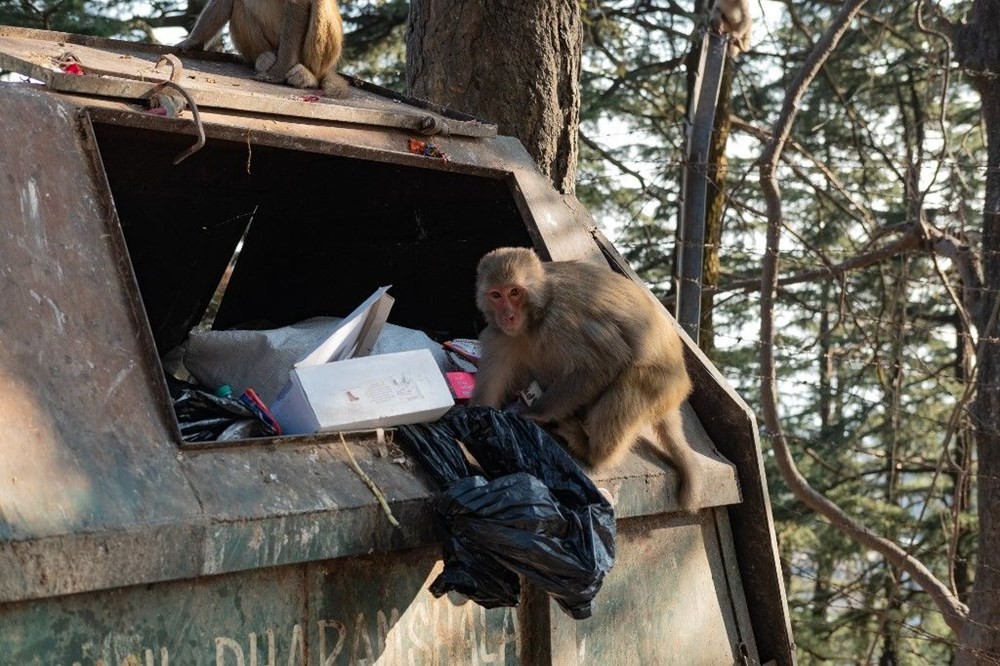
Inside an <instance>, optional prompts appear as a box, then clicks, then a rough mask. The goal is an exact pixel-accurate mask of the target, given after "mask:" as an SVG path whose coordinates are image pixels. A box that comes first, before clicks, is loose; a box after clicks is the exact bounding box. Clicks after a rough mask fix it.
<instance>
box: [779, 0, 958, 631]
mask: <svg viewBox="0 0 1000 666" xmlns="http://www.w3.org/2000/svg"><path fill="white" fill-rule="evenodd" d="M865 2H866V0H846V1H845V2H844V4H843V5H842V6H841V10H840V12H839V14H838V15H837V17H836V18H835V19H834V21H833V23H832V24H831V25H830V27H829V28H828V29H827V31H826V32H825V33H824V34H823V35H822V37H821V38H820V39H819V41H817V42H816V46H815V47H814V48H813V50H812V52H811V53H810V54H809V57H808V58H807V59H806V62H805V63H804V65H803V67H802V69H801V70H800V71H799V73H798V74H797V75H796V77H795V79H794V80H793V81H792V83H791V84H790V86H789V87H788V92H787V93H786V96H785V101H784V105H783V106H782V109H781V114H780V115H779V117H778V120H777V122H776V123H775V126H774V131H773V132H772V136H771V140H770V141H769V142H768V143H767V145H766V146H765V147H764V151H763V154H762V155H761V159H760V182H761V187H762V189H763V192H764V196H765V199H766V201H767V216H768V223H767V247H766V249H765V252H764V259H763V272H762V275H761V328H760V342H761V350H760V360H761V362H760V364H761V403H762V405H761V406H762V411H763V417H764V425H765V428H766V430H767V434H768V435H769V436H770V439H771V442H772V444H773V445H774V452H775V457H776V461H777V463H778V468H779V470H780V471H781V475H782V477H783V478H784V479H785V482H786V483H787V484H788V486H789V488H790V489H791V490H792V492H793V493H794V494H795V496H796V497H797V498H798V499H799V500H800V501H802V502H803V503H804V504H805V505H806V506H808V507H809V508H811V509H813V510H814V511H817V512H818V513H821V514H822V515H823V516H825V517H826V518H827V519H828V520H830V522H831V523H832V524H833V525H835V526H836V527H837V528H839V529H841V530H842V531H844V532H845V533H846V534H848V535H849V536H850V537H851V538H853V539H855V540H856V541H858V542H859V543H861V544H862V545H864V546H866V547H868V548H871V549H872V550H875V551H877V552H878V553H880V554H882V556H883V557H885V558H886V559H887V560H888V561H889V562H890V563H891V564H892V565H893V566H896V567H898V568H900V569H902V570H903V571H905V572H906V573H908V574H909V575H910V576H911V577H912V578H913V580H914V582H916V583H917V584H918V585H919V586H920V587H921V588H922V589H923V590H924V591H925V592H927V593H928V594H929V595H930V596H931V598H932V599H933V601H934V603H935V604H936V605H937V607H938V609H939V610H940V611H941V612H942V614H943V615H944V619H945V621H946V622H947V623H948V626H949V627H951V629H952V630H953V631H955V632H956V633H957V632H958V631H959V630H960V629H961V628H962V626H963V624H964V623H965V619H966V617H967V616H968V608H967V607H966V606H965V604H963V603H962V602H961V601H960V600H959V599H958V598H957V597H956V596H955V594H954V593H953V592H952V591H951V589H949V588H948V586H947V585H945V584H944V583H942V582H941V581H940V580H938V579H937V578H936V577H935V576H934V574H933V573H931V571H930V570H929V569H927V567H925V566H924V565H923V564H922V563H921V562H920V561H919V560H917V559H916V558H915V557H913V556H912V555H911V554H910V553H908V552H906V551H905V550H903V549H902V548H901V547H900V546H899V545H898V544H896V543H895V542H893V541H891V540H889V539H886V538H885V537H883V536H880V535H877V534H875V533H874V532H872V531H870V530H869V529H868V528H867V527H865V526H864V525H862V524H861V523H859V522H857V521H855V520H854V519H853V518H851V517H850V516H848V515H847V514H846V513H845V512H844V511H843V510H842V509H841V508H840V507H838V506H837V505H836V504H834V503H833V502H831V501H830V500H829V499H828V498H826V497H825V496H823V495H822V494H821V493H819V492H817V491H816V490H815V489H814V488H812V486H810V485H809V482H808V481H806V479H805V477H803V476H802V474H801V473H800V472H799V470H798V469H797V467H796V465H795V461H794V459H793V458H792V455H791V451H790V449H789V447H788V442H787V440H786V438H785V435H784V432H783V430H782V428H781V420H780V418H779V416H778V402H777V380H776V375H775V358H774V335H775V333H774V298H775V293H776V291H777V288H778V283H779V280H778V254H779V241H780V239H781V229H782V225H783V220H782V210H781V194H780V191H779V189H778V180H777V169H778V164H779V162H780V160H781V152H782V150H783V148H784V146H785V144H786V143H787V142H788V138H789V135H790V134H791V129H792V123H793V121H794V119H795V115H796V113H797V110H798V108H799V106H800V104H801V102H802V97H803V95H804V94H805V91H806V89H807V88H808V87H809V85H810V84H811V83H812V81H813V79H815V77H816V75H817V74H818V73H819V72H820V70H821V68H822V67H823V64H824V63H825V62H826V60H827V59H828V58H829V56H830V54H831V53H832V52H833V50H834V49H835V48H836V46H837V44H838V43H839V42H840V39H841V38H842V37H843V35H844V33H845V32H846V31H847V28H848V26H849V25H850V23H851V21H852V20H853V19H854V18H855V17H856V16H857V14H858V12H859V11H860V10H861V8H862V7H863V6H864V4H865Z"/></svg>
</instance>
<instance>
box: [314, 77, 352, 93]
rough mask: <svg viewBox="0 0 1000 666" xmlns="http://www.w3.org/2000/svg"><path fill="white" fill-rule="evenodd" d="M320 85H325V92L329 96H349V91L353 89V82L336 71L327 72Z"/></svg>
mask: <svg viewBox="0 0 1000 666" xmlns="http://www.w3.org/2000/svg"><path fill="white" fill-rule="evenodd" d="M320 85H321V86H322V87H323V94H324V95H326V96H327V97H337V98H344V97H347V95H348V94H349V93H348V91H349V90H350V89H351V84H349V83H348V82H347V79H345V78H344V77H342V76H341V75H340V74H337V73H336V72H334V71H330V72H327V74H326V76H324V77H323V80H322V81H321V82H320Z"/></svg>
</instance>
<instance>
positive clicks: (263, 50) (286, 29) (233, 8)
mask: <svg viewBox="0 0 1000 666" xmlns="http://www.w3.org/2000/svg"><path fill="white" fill-rule="evenodd" d="M226 22H228V23H229V34H230V36H231V37H232V39H233V44H234V45H235V46H236V50H237V51H239V52H240V55H241V56H242V57H243V59H244V60H246V61H247V62H249V63H250V64H252V65H253V67H254V69H255V70H256V71H257V75H256V76H255V78H256V79H258V80H260V81H268V82H272V83H281V82H285V83H288V84H289V85H291V86H294V87H296V88H322V89H323V92H324V93H326V94H327V95H330V96H333V97H343V96H345V95H346V94H347V81H345V80H344V79H343V78H342V77H341V76H340V75H338V74H337V72H336V71H335V70H334V68H335V67H336V65H337V62H338V61H339V60H340V54H341V51H342V50H343V44H344V24H343V21H342V20H341V17H340V9H339V8H338V6H337V0H208V4H206V5H205V8H204V9H203V10H202V12H201V14H199V15H198V20H197V21H196V22H195V24H194V28H192V29H191V34H190V35H188V36H187V38H186V39H184V40H183V41H181V42H180V43H178V44H177V47H178V48H179V49H180V50H181V51H191V50H194V49H201V48H204V47H205V44H207V43H208V42H210V41H211V40H212V39H213V38H214V37H215V35H217V34H218V32H219V31H220V30H222V27H223V26H224V25H225V24H226Z"/></svg>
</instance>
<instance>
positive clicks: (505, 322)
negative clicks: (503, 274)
mask: <svg viewBox="0 0 1000 666" xmlns="http://www.w3.org/2000/svg"><path fill="white" fill-rule="evenodd" d="M486 297H487V299H488V302H489V304H490V307H491V308H492V309H493V319H494V321H496V324H497V326H499V327H500V330H501V331H503V332H504V333H505V334H507V335H520V334H521V333H522V332H523V331H524V325H525V322H526V321H527V317H526V316H525V313H524V306H525V298H526V294H525V291H524V289H523V288H521V287H520V286H518V285H504V286H502V287H497V288H495V289H490V290H489V291H487V292H486Z"/></svg>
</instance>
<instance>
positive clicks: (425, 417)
mask: <svg viewBox="0 0 1000 666" xmlns="http://www.w3.org/2000/svg"><path fill="white" fill-rule="evenodd" d="M454 404H455V402H454V399H453V398H452V396H451V391H450V390H449V389H448V384H447V383H446V382H445V379H444V376H443V375H442V374H441V370H440V369H439V368H438V365H437V363H436V362H435V361H434V356H433V355H432V354H431V353H430V351H428V350H426V349H418V350H416V351H405V352H398V353H395V354H381V355H378V356H365V357H362V358H352V359H347V360H344V361H335V362H333V363H324V364H321V365H312V366H307V367H301V368H294V369H293V370H292V371H291V381H290V382H289V384H288V386H286V387H285V389H284V390H283V391H282V392H281V395H279V396H278V399H277V400H276V401H275V404H274V405H273V407H272V412H273V413H274V416H275V418H276V419H277V420H278V423H280V424H281V431H282V433H286V434H290V435H297V434H308V433H314V432H331V431H332V432H336V431H341V430H370V429H373V428H387V427H390V426H397V425H403V424H407V423H426V422H428V421H434V420H435V419H437V418H439V417H440V416H441V415H442V414H444V413H445V412H446V411H448V409H449V408H450V407H451V406H452V405H454Z"/></svg>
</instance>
